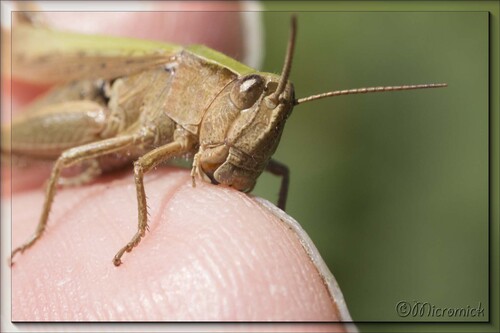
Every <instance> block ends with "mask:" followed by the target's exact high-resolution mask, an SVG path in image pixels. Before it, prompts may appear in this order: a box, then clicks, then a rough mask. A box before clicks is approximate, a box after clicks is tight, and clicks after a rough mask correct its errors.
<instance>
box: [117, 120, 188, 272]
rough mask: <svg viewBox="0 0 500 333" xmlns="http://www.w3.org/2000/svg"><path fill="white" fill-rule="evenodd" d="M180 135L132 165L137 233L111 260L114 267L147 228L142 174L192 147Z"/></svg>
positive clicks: (119, 263)
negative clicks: (135, 195) (136, 208)
mask: <svg viewBox="0 0 500 333" xmlns="http://www.w3.org/2000/svg"><path fill="white" fill-rule="evenodd" d="M176 132H177V133H181V135H184V133H183V131H182V130H180V131H179V130H177V131H176ZM181 135H178V137H177V138H176V140H175V141H173V142H171V143H168V144H166V145H164V146H161V147H158V148H156V149H154V150H152V151H150V152H148V153H146V154H145V155H143V156H142V157H140V158H139V159H138V160H137V161H136V162H135V163H134V176H135V186H136V191H137V206H138V213H139V216H138V217H139V223H138V225H137V232H136V233H135V235H134V236H133V237H132V239H131V240H130V241H129V242H128V243H127V245H125V246H124V247H123V248H121V249H120V250H119V251H118V252H117V253H116V255H115V257H114V258H113V264H114V265H115V266H120V265H121V263H122V261H121V257H122V256H123V254H124V253H125V252H130V251H132V249H133V248H134V247H135V246H137V245H138V244H139V242H140V241H141V239H142V237H144V235H145V233H146V229H147V227H148V224H147V219H148V211H147V209H148V208H147V202H146V192H145V190H144V174H145V173H146V172H148V171H150V170H151V169H153V168H154V167H156V166H157V165H159V164H161V163H162V162H165V161H167V160H169V159H170V158H172V157H174V156H179V155H181V154H183V153H186V152H187V151H189V150H190V149H191V147H192V146H193V144H194V141H193V140H192V138H190V137H189V136H181Z"/></svg>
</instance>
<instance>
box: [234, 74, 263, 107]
mask: <svg viewBox="0 0 500 333" xmlns="http://www.w3.org/2000/svg"><path fill="white" fill-rule="evenodd" d="M264 87H265V84H264V80H263V79H262V77H261V76H260V75H249V76H245V77H244V78H242V79H240V80H238V81H237V82H236V84H235V85H234V86H233V88H232V89H231V93H230V94H229V96H230V98H231V101H232V102H233V103H234V105H236V107H237V108H238V109H240V110H244V109H248V108H249V107H251V106H252V105H253V104H254V103H255V102H256V101H257V99H259V97H260V95H261V94H262V92H263V91H264Z"/></svg>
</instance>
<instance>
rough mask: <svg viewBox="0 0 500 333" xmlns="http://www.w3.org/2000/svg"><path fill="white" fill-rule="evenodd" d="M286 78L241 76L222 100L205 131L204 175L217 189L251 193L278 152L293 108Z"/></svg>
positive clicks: (210, 113) (212, 109) (204, 125)
mask: <svg viewBox="0 0 500 333" xmlns="http://www.w3.org/2000/svg"><path fill="white" fill-rule="evenodd" d="M281 80H282V77H281V76H278V75H275V74H270V73H254V74H249V75H246V76H242V77H240V78H238V79H236V80H234V81H233V82H232V83H230V84H229V85H228V86H226V88H225V89H224V90H223V91H222V92H221V93H220V94H219V96H218V97H217V98H216V100H215V101H214V102H213V103H212V104H211V106H210V108H209V109H208V110H207V113H206V116H205V117H204V119H203V122H202V126H201V129H200V144H201V149H200V155H199V160H198V168H199V170H200V171H201V172H202V173H203V174H204V175H206V176H207V177H208V178H209V179H210V180H211V182H212V183H215V184H224V185H227V186H231V187H234V188H236V189H238V190H240V191H250V190H251V189H252V188H253V187H254V185H255V182H256V179H257V178H258V177H259V175H260V174H261V173H262V171H263V170H264V169H265V167H266V165H267V163H268V162H269V159H270V158H271V156H272V155H273V153H274V151H275V150H276V147H277V146H278V143H279V140H280V137H281V133H282V132H283V128H284V126H285V122H286V119H287V118H288V116H289V115H290V113H291V111H292V109H293V106H294V100H295V99H294V90H293V85H292V84H291V83H290V82H288V81H287V82H286V84H284V85H282V86H283V87H282V88H281V92H280V91H278V89H280V82H281Z"/></svg>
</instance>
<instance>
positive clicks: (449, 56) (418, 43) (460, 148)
mask: <svg viewBox="0 0 500 333" xmlns="http://www.w3.org/2000/svg"><path fill="white" fill-rule="evenodd" d="M263 7H264V9H265V10H268V11H269V10H278V11H279V12H265V13H263V19H264V25H265V28H264V31H265V37H266V42H265V46H266V50H265V63H264V65H263V68H262V69H263V70H265V71H270V72H280V71H281V67H282V63H283V58H284V53H285V49H286V43H287V39H288V34H289V25H290V24H289V21H290V12H288V11H287V7H286V6H285V5H280V4H276V3H274V4H266V3H264V4H263ZM351 7H353V6H351ZM297 8H298V9H297ZM356 8H359V9H356V10H373V9H376V8H371V7H368V8H367V7H366V5H365V6H364V7H363V6H362V5H361V4H360V5H359V6H357V7H356ZM294 9H295V12H296V13H297V14H298V36H297V45H296V52H295V59H294V64H293V69H292V74H291V80H292V81H293V82H294V84H295V88H296V96H297V97H305V96H309V95H312V94H315V93H320V92H325V91H329V90H338V89H349V88H360V87H369V86H381V85H401V84H418V83H438V82H446V83H448V84H449V87H448V88H444V89H443V88H441V89H428V90H414V91H406V92H387V93H379V94H366V95H352V96H341V97H335V98H331V99H323V100H319V101H314V102H310V103H307V104H304V105H300V106H297V107H296V108H295V109H294V112H293V114H292V116H291V118H290V119H289V120H288V124H287V127H286V128H285V132H284V134H283V138H282V141H281V144H280V146H279V148H278V151H277V152H276V154H275V156H274V157H275V158H276V159H277V160H279V161H281V162H283V163H285V164H287V165H288V167H289V168H290V170H291V186H290V191H289V199H288V205H287V212H288V213H289V214H290V215H291V216H293V217H294V218H295V219H297V220H298V221H299V222H300V224H301V225H302V226H303V228H304V229H305V230H306V231H307V232H308V234H309V235H310V236H311V238H312V239H313V241H314V243H315V244H316V246H317V247H318V249H319V251H320V253H321V254H322V256H323V258H324V260H325V261H326V263H327V264H328V266H329V267H330V269H331V271H332V272H333V274H334V275H335V277H336V279H337V281H338V283H339V285H340V287H341V289H342V291H343V293H344V296H345V298H346V302H347V304H348V307H349V310H350V312H351V315H352V317H353V319H354V320H355V321H487V320H488V14H487V13H486V12H431V11H428V12H423V11H421V12H367V11H362V12H359V11H348V12H341V11H335V10H342V9H340V8H339V7H338V4H336V3H335V2H333V3H322V4H320V5H317V6H315V5H312V4H309V5H304V7H303V8H302V7H299V6H295V7H294ZM301 9H304V10H312V11H310V12H304V11H301ZM320 9H321V10H320ZM326 10H331V11H326ZM379 10H380V9H379ZM278 189H279V181H278V179H276V178H275V177H273V176H271V175H263V176H262V177H261V178H260V180H259V183H258V185H257V188H256V190H255V191H254V194H256V195H259V196H263V197H265V198H267V199H269V200H271V201H273V202H276V198H277V192H278ZM399 301H408V302H410V304H412V303H413V302H414V301H419V302H429V303H430V304H432V305H435V306H436V307H455V308H457V307H464V308H466V307H467V306H470V307H477V306H478V304H479V303H481V304H482V306H483V307H484V308H485V316H484V317H479V318H478V317H476V318H468V317H455V318H453V317H451V318H450V317H418V316H417V317H413V316H411V315H410V316H408V317H405V318H402V317H400V316H398V314H397V312H396V310H395V307H396V304H397V303H398V302H399Z"/></svg>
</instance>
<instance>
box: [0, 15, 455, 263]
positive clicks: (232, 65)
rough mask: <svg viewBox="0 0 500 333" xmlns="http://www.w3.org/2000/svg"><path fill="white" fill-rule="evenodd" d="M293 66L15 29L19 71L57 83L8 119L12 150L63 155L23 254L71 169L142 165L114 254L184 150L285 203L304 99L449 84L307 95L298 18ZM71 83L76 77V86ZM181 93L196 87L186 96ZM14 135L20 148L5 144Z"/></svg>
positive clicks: (224, 176)
mask: <svg viewBox="0 0 500 333" xmlns="http://www.w3.org/2000/svg"><path fill="white" fill-rule="evenodd" d="M296 21H297V20H296V18H295V16H292V19H291V32H290V37H289V40H288V46H287V51H286V56H285V61H284V65H283V69H282V72H281V74H279V75H277V74H273V73H264V72H259V71H257V70H255V69H253V68H250V67H247V66H245V65H243V64H241V63H239V62H237V61H236V60H234V59H231V58H229V57H227V56H225V55H223V54H221V53H219V52H217V51H214V50H212V49H210V48H207V47H205V46H202V45H192V46H188V47H181V46H178V45H173V44H166V43H160V42H153V41H142V40H133V39H127V38H117V37H113V38H111V37H104V36H86V35H79V34H74V33H66V32H57V31H50V30H48V29H42V28H35V27H34V26H32V25H30V24H27V22H21V24H19V25H17V26H15V27H14V28H13V38H12V40H13V49H12V61H13V63H12V69H13V75H14V76H15V77H18V78H21V79H24V80H28V81H32V82H45V83H46V82H51V83H66V84H65V85H60V86H56V87H55V88H53V89H52V90H51V91H49V92H48V93H47V94H46V95H44V96H43V97H42V98H41V99H39V100H37V101H35V102H34V103H33V104H32V105H31V106H29V107H28V110H26V111H25V112H24V113H22V114H21V115H20V116H18V117H17V118H14V119H13V121H12V125H11V128H2V137H3V138H4V140H2V154H4V153H9V154H11V155H12V156H13V157H20V158H22V157H26V158H30V159H35V160H36V159H38V160H54V161H55V164H54V166H53V169H52V173H51V175H50V178H49V180H48V183H47V187H46V194H45V201H44V204H43V209H42V213H41V216H40V220H39V223H38V227H37V229H36V231H35V232H34V234H33V235H32V237H31V238H30V239H29V240H28V241H27V242H26V243H24V244H23V245H21V246H19V247H17V248H16V249H14V250H13V252H12V255H11V263H12V262H13V261H12V259H13V258H14V257H15V256H16V255H17V254H19V253H22V252H24V251H25V250H26V249H28V248H30V247H31V246H33V244H35V243H36V242H37V241H38V240H39V239H40V238H41V236H42V235H43V233H44V230H45V228H46V225H47V221H48V218H49V212H50V209H51V206H52V204H53V201H54V196H55V194H56V190H57V187H58V185H60V184H64V183H68V182H71V179H68V178H67V177H66V176H65V175H64V174H63V173H62V172H63V171H64V170H65V169H67V168H69V167H72V166H74V165H84V166H85V168H84V171H82V173H81V174H80V175H79V176H77V179H76V180H77V182H80V183H82V182H86V181H88V180H90V179H92V178H93V177H95V176H96V175H98V174H99V173H101V172H104V171H109V170H113V169H114V168H116V167H118V166H122V165H127V164H130V163H132V162H133V166H134V177H135V185H136V191H137V204H138V226H137V232H136V233H135V235H134V236H133V237H132V239H131V240H130V241H129V242H128V243H127V244H126V245H125V246H123V247H122V248H121V249H120V250H119V251H118V252H117V253H116V255H115V256H114V258H113V263H114V265H116V266H119V265H120V264H121V263H122V256H123V255H124V253H125V252H130V251H131V250H132V249H133V248H134V247H135V246H137V245H138V244H139V242H140V241H141V239H142V237H144V235H145V232H146V230H147V216H148V213H147V203H146V194H145V189H144V182H143V178H144V174H146V173H147V172H149V171H150V170H152V169H153V168H155V167H156V166H158V165H160V164H161V163H163V162H166V161H168V160H170V159H171V158H173V157H178V156H186V155H191V156H193V162H192V169H191V176H192V184H193V186H195V179H196V178H200V179H202V180H203V181H206V182H209V183H212V184H217V185H219V184H220V185H225V186H229V187H232V188H235V189H237V190H239V191H243V192H249V191H251V190H252V189H253V187H254V185H255V183H256V180H257V178H258V177H259V175H260V174H261V173H262V172H263V171H269V172H271V173H272V174H274V175H277V176H279V177H281V187H280V191H279V200H278V206H279V207H280V208H281V209H283V210H284V209H285V203H286V196H287V192H288V183H289V171H288V168H287V167H286V166H285V165H283V164H281V163H280V162H278V161H276V160H274V159H272V158H271V157H272V155H273V153H274V152H275V150H276V148H277V146H278V143H279V141H280V137H281V134H282V132H283V128H284V126H285V122H286V120H287V119H288V117H289V116H290V114H291V112H292V109H293V108H294V106H296V105H299V104H302V103H306V102H310V101H313V100H317V99H321V98H326V97H333V96H338V95H348V94H359V93H371V92H384V91H394V90H409V89H419V88H436V87H444V86H446V84H419V85H405V86H385V87H370V88H360V89H349V90H340V91H331V92H326V93H322V94H317V95H313V96H309V97H304V98H299V99H296V98H295V94H294V88H293V85H292V83H291V82H290V81H289V80H288V78H289V75H290V70H291V66H292V58H293V53H294V47H295V36H296V31H297V28H296V26H297V23H296ZM67 82H70V83H67ZM181 96H192V97H191V98H185V97H181ZM9 139H11V147H8V146H7V145H5V146H4V145H3V144H4V142H6V141H9Z"/></svg>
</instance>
